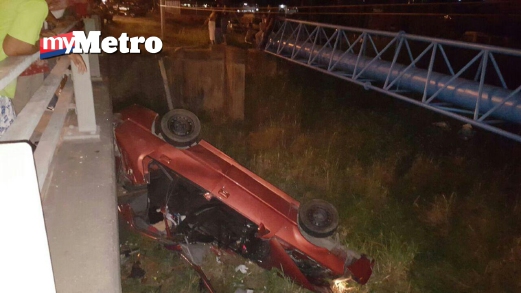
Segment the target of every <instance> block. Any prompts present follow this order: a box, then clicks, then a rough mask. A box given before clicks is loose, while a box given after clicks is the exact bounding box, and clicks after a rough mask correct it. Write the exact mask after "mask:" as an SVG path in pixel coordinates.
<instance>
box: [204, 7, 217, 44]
mask: <svg viewBox="0 0 521 293" xmlns="http://www.w3.org/2000/svg"><path fill="white" fill-rule="evenodd" d="M216 16H217V15H216V12H215V11H212V13H210V16H208V18H207V19H206V20H205V21H204V24H205V25H206V24H208V34H209V37H210V44H212V45H214V44H215V18H216Z"/></svg>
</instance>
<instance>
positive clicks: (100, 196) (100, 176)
mask: <svg viewBox="0 0 521 293" xmlns="http://www.w3.org/2000/svg"><path fill="white" fill-rule="evenodd" d="M93 90H94V103H95V109H96V121H97V122H98V125H99V127H100V140H97V141H96V140H94V141H93V140H84V141H81V140H80V141H64V142H62V144H61V145H60V146H59V148H58V151H57V152H56V155H55V157H54V162H53V166H52V173H51V172H50V174H49V175H48V176H50V177H48V180H49V186H48V188H47V189H46V192H45V193H46V194H44V196H43V198H44V201H43V211H44V216H45V222H46V228H47V235H48V239H49V247H50V252H51V261H52V267H53V271H54V278H55V283H56V290H57V292H64V293H75V292H78V293H79V292H82V293H83V292H99V293H111V292H115V293H119V292H121V278H120V266H119V239H118V221H117V200H116V179H115V178H116V177H115V170H114V169H115V168H114V145H113V130H112V106H111V101H110V98H109V95H108V91H107V89H106V87H105V86H104V85H103V84H101V83H97V84H94V85H93ZM76 121H77V120H76V117H75V115H74V114H72V112H71V114H70V115H69V117H68V118H67V121H66V123H65V125H64V127H65V128H68V127H69V125H75V124H76Z"/></svg>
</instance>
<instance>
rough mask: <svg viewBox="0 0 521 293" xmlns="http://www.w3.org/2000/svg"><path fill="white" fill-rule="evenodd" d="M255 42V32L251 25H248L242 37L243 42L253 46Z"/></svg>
mask: <svg viewBox="0 0 521 293" xmlns="http://www.w3.org/2000/svg"><path fill="white" fill-rule="evenodd" d="M254 41H255V30H254V29H253V24H252V23H251V22H250V23H248V30H247V31H246V36H245V37H244V42H245V43H247V44H250V45H251V44H253V42H254Z"/></svg>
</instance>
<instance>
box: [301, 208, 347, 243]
mask: <svg viewBox="0 0 521 293" xmlns="http://www.w3.org/2000/svg"><path fill="white" fill-rule="evenodd" d="M298 225H299V228H300V229H302V230H303V231H304V232H306V233H308V234H309V235H311V236H313V237H317V238H324V237H328V236H331V235H333V233H335V231H336V228H337V227H338V211H337V210H336V208H335V206H333V205H332V204H330V203H329V202H327V201H325V200H321V199H314V200H312V201H309V202H306V203H304V204H301V205H300V207H299V210H298Z"/></svg>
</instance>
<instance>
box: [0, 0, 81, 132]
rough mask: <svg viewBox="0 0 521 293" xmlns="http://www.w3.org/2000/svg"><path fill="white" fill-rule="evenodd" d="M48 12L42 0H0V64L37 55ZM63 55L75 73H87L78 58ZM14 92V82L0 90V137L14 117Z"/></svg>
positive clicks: (75, 55)
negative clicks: (15, 58) (66, 57)
mask: <svg viewBox="0 0 521 293" xmlns="http://www.w3.org/2000/svg"><path fill="white" fill-rule="evenodd" d="M48 13H49V10H48V7H47V3H46V2H45V0H0V45H1V46H0V61H2V60H4V59H6V58H7V57H10V56H22V55H30V54H33V53H36V52H38V50H39V48H40V47H39V39H40V30H41V28H42V25H43V21H44V20H45V18H46V17H47V15H48ZM67 56H68V57H69V59H71V61H72V62H73V63H74V64H75V66H77V67H78V72H80V73H84V72H86V71H87V66H86V64H85V62H84V61H83V58H82V57H81V55H78V54H70V55H67ZM15 93H16V80H15V81H13V82H11V83H10V84H9V85H7V86H6V87H5V88H3V89H1V90H0V137H1V136H2V135H3V134H4V133H5V132H6V131H7V129H8V128H9V126H10V125H11V124H12V123H13V122H14V119H15V118H16V112H15V109H14V107H13V103H12V99H13V98H14V97H15Z"/></svg>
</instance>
